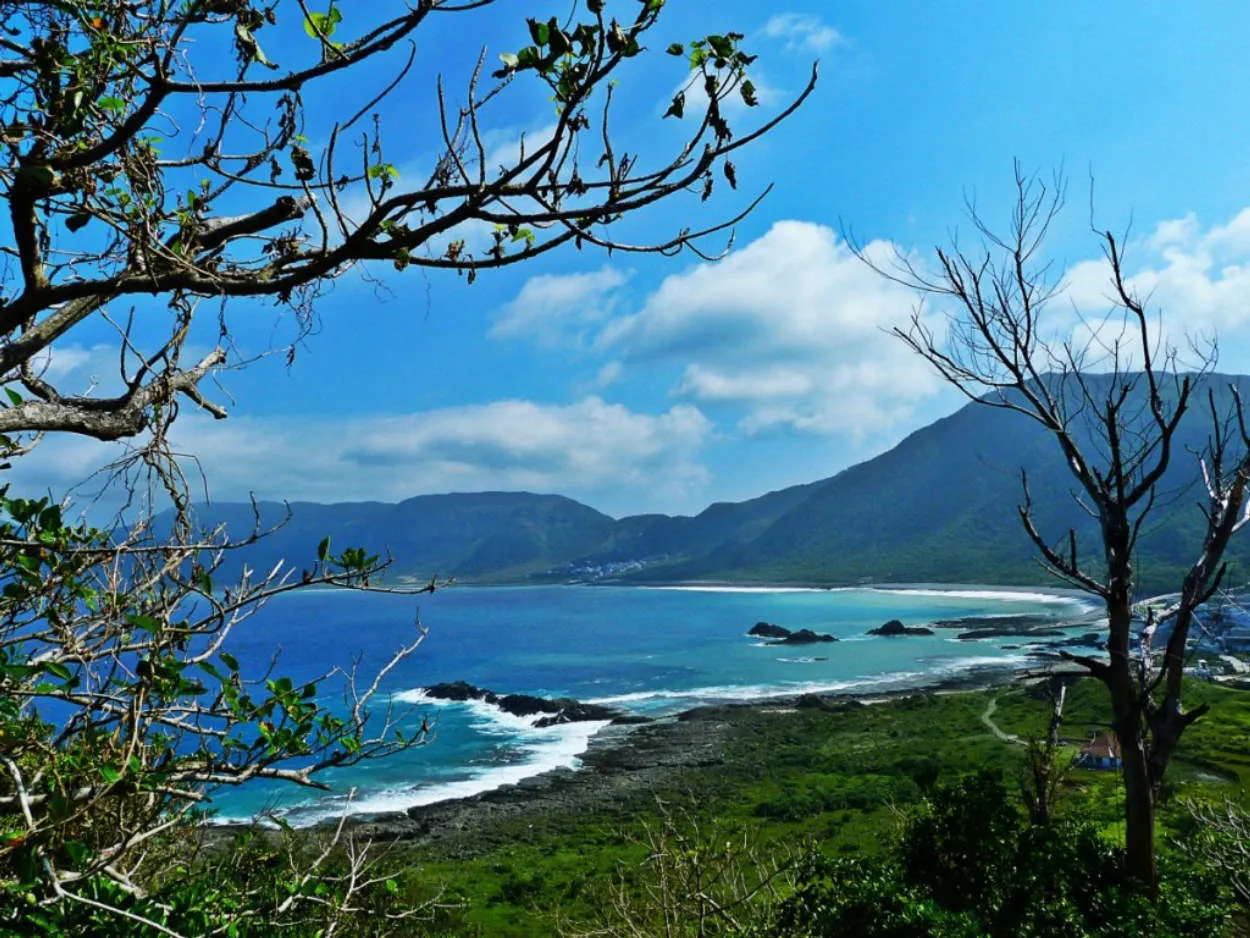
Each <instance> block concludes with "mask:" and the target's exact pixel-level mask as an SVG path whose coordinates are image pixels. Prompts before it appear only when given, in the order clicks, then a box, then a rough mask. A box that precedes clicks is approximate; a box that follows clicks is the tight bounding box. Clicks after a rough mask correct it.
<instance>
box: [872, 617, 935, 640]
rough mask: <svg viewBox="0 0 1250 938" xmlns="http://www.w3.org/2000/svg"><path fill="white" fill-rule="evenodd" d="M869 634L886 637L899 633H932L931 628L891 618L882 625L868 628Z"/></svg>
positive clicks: (893, 636)
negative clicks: (904, 623)
mask: <svg viewBox="0 0 1250 938" xmlns="http://www.w3.org/2000/svg"><path fill="white" fill-rule="evenodd" d="M868 634H869V635H884V636H885V637H886V638H895V637H896V636H899V635H932V634H933V629H926V628H925V627H924V626H922V625H903V623H902V622H900V621H899V620H898V619H891V620H890V621H889V622H886V623H885V624H884V625H881V626H878V627H877V628H875V629H869V630H868Z"/></svg>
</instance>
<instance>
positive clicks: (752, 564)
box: [201, 375, 1250, 590]
mask: <svg viewBox="0 0 1250 938" xmlns="http://www.w3.org/2000/svg"><path fill="white" fill-rule="evenodd" d="M1091 380H1092V381H1094V382H1095V383H1097V382H1099V381H1104V380H1105V379H1103V378H1100V377H1098V376H1093V377H1092V378H1091ZM1202 381H1203V384H1204V385H1206V384H1209V385H1210V387H1211V388H1212V390H1213V392H1214V393H1215V394H1216V395H1217V400H1219V399H1223V400H1227V399H1228V397H1229V392H1228V387H1229V385H1230V384H1232V383H1236V384H1238V385H1239V386H1240V388H1241V390H1242V393H1243V394H1244V395H1245V396H1246V397H1247V398H1250V378H1244V377H1229V376H1220V375H1212V376H1209V377H1207V378H1204V379H1202ZM1199 391H1200V393H1198V392H1196V393H1195V396H1194V399H1195V400H1205V395H1206V390H1205V387H1203V388H1200V389H1199ZM1205 433H1206V427H1205V425H1204V423H1203V421H1202V419H1200V415H1199V414H1196V413H1194V412H1191V413H1190V414H1189V415H1187V417H1186V420H1185V421H1184V422H1183V423H1182V425H1181V429H1180V432H1179V434H1178V439H1177V443H1178V444H1179V445H1178V446H1177V449H1176V455H1175V457H1174V458H1173V461H1172V466H1171V468H1170V470H1169V472H1168V474H1167V476H1166V477H1165V479H1164V482H1163V485H1162V488H1161V492H1162V493H1164V498H1163V499H1162V503H1161V505H1160V507H1159V508H1157V509H1156V511H1155V514H1154V517H1155V518H1156V523H1155V524H1153V525H1152V526H1151V527H1149V528H1148V529H1146V530H1144V531H1143V534H1142V540H1141V544H1140V556H1139V558H1138V568H1139V570H1140V571H1141V579H1142V584H1143V586H1144V587H1145V588H1146V589H1150V590H1155V589H1159V590H1165V589H1173V588H1175V587H1176V585H1177V582H1178V579H1177V577H1178V575H1179V572H1180V571H1181V570H1182V569H1183V567H1184V566H1185V565H1186V564H1188V563H1189V562H1190V561H1191V560H1192V558H1193V557H1194V556H1195V555H1196V553H1197V551H1198V548H1199V537H1200V534H1201V532H1200V529H1199V518H1198V515H1197V512H1196V509H1195V503H1196V502H1197V501H1198V499H1199V496H1200V494H1201V493H1200V490H1199V489H1198V488H1197V487H1196V482H1197V479H1198V472H1197V461H1196V459H1195V458H1194V457H1193V455H1192V451H1194V450H1196V449H1197V448H1199V447H1200V446H1201V445H1202V443H1203V442H1204V440H1205ZM1022 468H1023V469H1025V470H1027V472H1028V476H1029V483H1030V489H1031V491H1032V496H1033V501H1034V516H1035V518H1036V520H1037V523H1038V526H1039V528H1040V529H1041V530H1042V531H1043V533H1045V534H1046V535H1047V536H1048V537H1051V538H1053V539H1054V540H1055V541H1059V540H1060V539H1062V538H1066V533H1067V530H1068V528H1069V527H1070V526H1071V527H1075V528H1076V529H1077V531H1078V533H1079V534H1080V542H1081V546H1082V549H1083V550H1084V551H1085V552H1086V554H1087V556H1089V557H1090V558H1091V560H1096V558H1097V556H1098V553H1099V550H1098V541H1097V538H1096V530H1095V526H1094V523H1093V521H1092V519H1090V517H1089V516H1088V515H1087V514H1086V513H1085V512H1083V511H1082V509H1081V508H1080V507H1079V506H1078V505H1076V504H1075V503H1074V502H1073V501H1072V499H1071V497H1070V492H1071V489H1072V486H1073V481H1072V479H1071V477H1070V476H1069V474H1068V472H1067V469H1066V467H1065V465H1064V464H1063V461H1062V458H1061V456H1060V455H1059V452H1058V448H1057V447H1056V446H1055V444H1054V443H1053V441H1052V440H1051V439H1050V438H1049V437H1047V435H1046V434H1045V433H1044V432H1043V431H1042V430H1041V429H1040V428H1039V427H1037V426H1036V425H1035V424H1033V423H1032V422H1030V421H1028V420H1026V419H1024V418H1022V417H1021V416H1019V415H1017V414H1012V413H1009V412H1005V411H1002V410H994V409H991V408H986V407H981V406H976V405H974V404H969V405H966V406H965V407H963V408H962V409H960V410H959V411H957V412H956V413H954V414H952V415H951V416H949V417H946V418H943V419H941V420H938V421H937V422H935V423H933V424H930V425H929V426H927V427H924V428H923V429H920V430H917V431H916V432H915V433H912V434H911V435H910V436H908V437H907V438H906V439H904V440H903V441H902V442H900V443H899V444H898V445H897V446H895V447H894V448H893V449H891V450H889V451H888V452H886V453H883V454H881V455H880V456H877V457H876V458H874V459H871V460H868V461H867V462H864V463H860V464H859V465H856V466H852V467H851V468H849V469H846V470H845V471H843V472H840V473H838V474H837V475H835V476H833V477H831V478H828V479H823V480H820V481H818V482H812V483H809V484H806V485H799V486H793V487H790V488H786V489H782V490H779V491H776V492H770V493H768V494H766V495H762V496H760V497H758V498H754V499H750V500H748V501H744V502H737V503H724V502H722V503H717V504H714V505H711V506H710V507H708V508H707V509H705V510H704V511H703V512H701V513H699V514H698V515H695V516H694V517H670V516H667V515H655V514H652V515H637V516H633V517H627V518H622V519H620V520H614V519H612V518H610V517H608V516H607V515H604V514H602V513H600V512H598V511H595V510H594V509H592V508H589V507H587V506H586V505H583V504H580V503H579V502H576V501H573V500H572V499H568V498H564V497H562V496H559V495H535V494H531V493H527V492H481V493H460V494H449V495H426V496H420V497H417V498H411V499H407V500H406V501H403V502H400V503H399V504H396V505H388V504H382V503H379V502H358V503H341V504H332V505H321V504H315V503H307V502H300V503H292V505H291V506H290V507H291V511H292V514H293V517H292V519H291V521H290V522H289V523H287V524H286V525H285V526H283V527H282V528H280V529H279V530H278V531H276V532H275V533H274V534H272V535H271V536H269V537H267V538H265V539H264V540H263V541H261V542H260V543H259V544H257V545H255V546H254V547H253V548H250V549H249V553H248V554H247V559H248V562H249V563H251V564H252V565H253V566H254V567H260V566H264V565H266V564H268V565H272V564H273V563H274V562H276V561H277V560H278V559H279V558H285V559H287V561H288V562H289V563H291V564H292V565H294V566H295V567H297V568H298V567H300V566H301V565H306V564H307V563H309V562H310V561H311V559H312V557H313V556H314V554H315V550H316V545H317V543H318V541H319V540H320V539H321V538H322V537H323V536H325V535H326V534H329V535H330V536H331V537H332V540H333V542H334V543H335V544H337V545H339V546H349V545H351V546H365V547H367V548H369V549H371V550H373V551H378V552H383V551H386V550H389V552H390V554H391V556H392V557H393V558H394V561H395V565H394V568H393V573H394V575H396V576H405V577H415V578H420V579H428V578H429V577H431V576H433V575H435V574H437V575H439V576H454V577H456V578H458V579H461V580H465V581H471V582H486V583H508V582H511V583H534V582H565V581H570V580H573V581H599V582H604V581H608V582H622V583H672V582H680V581H689V580H723V581H733V582H743V583H805V584H811V585H822V586H836V585H854V584H857V583H864V582H885V583H888V582H937V583H995V584H1009V583H1010V584H1020V585H1032V584H1040V583H1048V582H1050V583H1053V582H1055V581H1053V580H1051V579H1050V578H1049V577H1048V576H1047V574H1046V573H1045V572H1044V571H1043V570H1042V569H1041V568H1040V567H1039V566H1038V565H1037V562H1036V560H1035V556H1034V551H1033V549H1032V545H1031V544H1030V543H1029V541H1028V539H1027V537H1026V536H1025V534H1024V532H1023V530H1022V529H1021V527H1020V522H1019V519H1018V517H1017V514H1016V506H1017V504H1018V503H1019V501H1020V491H1021V490H1020V475H1019V474H1020V470H1021V469H1022ZM260 510H261V516H262V520H263V521H265V522H267V523H274V522H277V521H279V520H281V519H282V518H283V517H285V514H286V509H285V507H284V506H282V505H279V504H276V503H262V504H261V506H260ZM201 521H202V522H205V523H210V524H216V523H221V522H224V523H226V524H227V525H228V527H229V529H230V530H231V531H232V532H235V533H236V536H237V535H238V534H242V533H247V532H249V531H250V530H251V528H252V513H251V508H250V506H246V505H240V504H215V505H213V506H211V507H210V508H208V509H206V510H204V511H203V513H202V516H201ZM1230 559H1231V560H1233V561H1234V570H1233V576H1232V577H1231V578H1230V582H1234V583H1235V582H1240V581H1239V579H1238V571H1239V570H1240V571H1246V570H1250V537H1240V538H1238V539H1237V540H1235V541H1234V546H1233V549H1232V551H1231V552H1230Z"/></svg>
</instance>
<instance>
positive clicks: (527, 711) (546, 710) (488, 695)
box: [425, 681, 640, 728]
mask: <svg viewBox="0 0 1250 938" xmlns="http://www.w3.org/2000/svg"><path fill="white" fill-rule="evenodd" d="M425 695H426V696H427V697H433V698H435V699H437V700H459V701H464V700H481V701H483V702H484V703H488V704H493V705H494V706H496V707H498V708H499V709H500V710H502V711H504V712H505V713H510V714H512V715H513V716H518V717H532V716H538V715H539V714H542V716H540V717H539V718H538V719H537V720H535V721H534V726H536V727H538V728H542V727H546V726H555V725H557V724H559V723H580V722H584V721H587V720H615V721H618V722H619V721H628V722H634V721H636V720H638V719H640V718H638V717H633V716H629V715H627V714H625V713H623V712H622V711H620V710H617V709H615V708H614V707H604V706H601V705H600V704H590V703H583V702H582V701H580V700H574V699H573V698H572V697H556V698H547V697H535V696H533V695H532V694H496V693H495V692H494V691H492V690H487V689H486V688H485V687H477V686H476V685H474V684H470V683H469V682H468V681H448V682H444V683H441V684H434V685H432V686H430V687H427V688H426V689H425Z"/></svg>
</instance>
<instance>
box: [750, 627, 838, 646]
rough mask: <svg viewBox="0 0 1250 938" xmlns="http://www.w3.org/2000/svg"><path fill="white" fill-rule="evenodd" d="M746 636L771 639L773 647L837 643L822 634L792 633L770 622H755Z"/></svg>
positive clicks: (807, 630) (810, 632)
mask: <svg viewBox="0 0 1250 938" xmlns="http://www.w3.org/2000/svg"><path fill="white" fill-rule="evenodd" d="M747 634H748V635H755V636H757V637H759V638H767V639H771V640H772V641H771V642H770V644H773V645H814V644H816V643H818V642H836V641H837V639H836V638H834V637H833V636H832V635H827V634H825V633H823V632H813V631H812V630H811V629H798V630H797V631H794V632H792V631H790V630H789V629H787V628H783V627H782V626H780V625H773V624H772V623H771V622H756V623H755V625H753V626H751V630H750V631H749V632H747Z"/></svg>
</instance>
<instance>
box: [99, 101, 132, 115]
mask: <svg viewBox="0 0 1250 938" xmlns="http://www.w3.org/2000/svg"><path fill="white" fill-rule="evenodd" d="M96 107H99V108H101V109H103V110H105V111H112V112H113V113H114V114H117V113H120V112H121V111H124V110H126V102H125V101H123V100H122V99H121V98H101V99H100V100H99V101H97V102H96Z"/></svg>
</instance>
